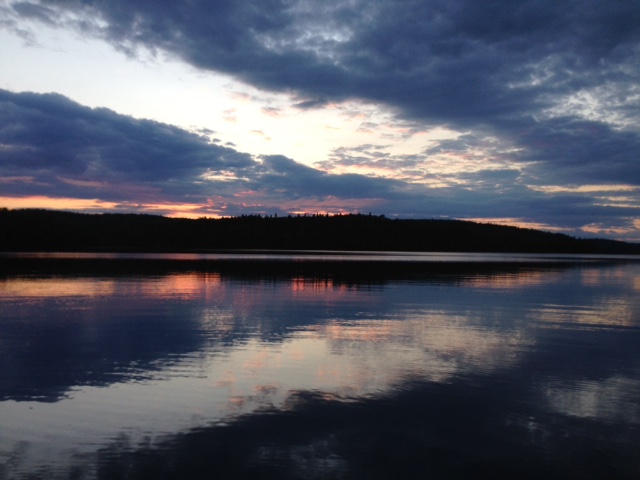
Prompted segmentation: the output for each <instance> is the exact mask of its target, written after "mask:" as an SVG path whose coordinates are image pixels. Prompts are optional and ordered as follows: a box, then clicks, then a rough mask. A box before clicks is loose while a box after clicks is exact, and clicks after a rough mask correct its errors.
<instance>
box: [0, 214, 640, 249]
mask: <svg viewBox="0 0 640 480" xmlns="http://www.w3.org/2000/svg"><path fill="white" fill-rule="evenodd" d="M243 249H275V250H346V251H356V250H363V251H420V252H436V251H437V252H504V253H609V254H640V244H634V243H625V242H618V241H613V240H603V239H578V238H574V237H571V236H569V235H564V234H559V233H550V232H544V231H540V230H533V229H527V228H518V227H512V226H502V225H492V224H481V223H475V222H469V221H462V220H441V219H423V220H414V219H391V218H386V217H384V216H376V215H371V214H369V215H365V214H348V215H332V216H329V215H299V216H260V215H243V216H239V217H231V218H219V219H215V218H200V219H185V218H168V217H162V216H158V215H147V214H109V213H105V214H84V213H73V212H64V211H54V210H40V209H23V210H9V209H0V250H1V251H78V252H83V251H90V252H100V251H113V252H126V251H129V252H169V251H171V252H178V251H185V252H186V251H212V250H243Z"/></svg>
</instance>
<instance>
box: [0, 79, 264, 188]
mask: <svg viewBox="0 0 640 480" xmlns="http://www.w3.org/2000/svg"><path fill="white" fill-rule="evenodd" d="M0 144H2V148H1V149H0V174H1V176H2V177H4V178H10V177H14V176H32V177H33V181H32V182H31V184H32V185H33V191H32V192H29V189H30V186H29V185H30V184H29V183H27V184H26V185H25V184H19V185H18V184H16V185H15V187H16V192H15V193H20V194H23V195H24V194H28V193H32V194H35V193H39V194H42V193H54V192H55V193H57V194H58V195H60V194H61V192H60V190H59V188H60V184H61V182H62V183H63V184H65V187H64V190H65V193H66V194H67V195H69V194H72V193H75V194H83V195H82V196H85V195H87V194H91V193H92V192H93V193H94V194H95V189H96V188H97V189H100V188H102V187H104V186H105V185H107V184H112V185H116V184H138V185H146V186H148V187H154V188H161V189H163V190H165V191H170V190H172V189H175V188H176V186H178V185H182V184H183V183H184V185H182V187H181V188H184V189H185V190H184V191H183V192H176V193H181V194H183V195H184V193H185V192H188V191H189V190H188V189H193V188H197V187H194V186H193V182H194V180H197V179H198V177H199V176H200V175H202V174H204V173H207V172H217V171H227V170H231V171H233V170H241V169H244V168H248V167H250V166H252V165H253V164H254V163H255V160H253V159H252V158H251V156H249V155H247V154H244V153H241V152H238V151H236V150H233V149H230V148H224V147H220V146H217V145H213V144H211V143H209V142H208V140H207V139H206V138H204V137H201V136H199V135H196V134H192V133H189V132H186V131H184V130H181V129H179V128H176V127H172V126H170V125H166V124H161V123H157V122H153V121H150V120H138V119H134V118H131V117H127V116H124V115H118V114H117V113H115V112H113V111H110V110H107V109H91V108H87V107H84V106H81V105H79V104H77V103H75V102H72V101H71V100H69V99H67V98H66V97H63V96H61V95H55V94H49V95H40V94H31V93H21V94H15V93H11V92H7V91H3V90H0ZM47 185H48V186H49V187H50V188H51V192H47V191H46V186H47ZM189 185H190V186H189ZM101 186H102V187H101ZM9 188H10V186H8V187H7V188H6V189H5V192H7V189H9ZM113 188H114V189H113V190H111V191H110V193H108V196H110V197H111V198H113V197H119V196H121V195H122V194H123V192H119V191H118V187H117V186H116V187H113ZM74 190H76V191H75V192H74ZM7 193H8V192H7ZM105 194H107V192H102V195H105ZM125 195H126V194H125ZM103 198H104V197H103Z"/></svg>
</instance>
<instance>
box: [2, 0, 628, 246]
mask: <svg viewBox="0 0 640 480" xmlns="http://www.w3.org/2000/svg"><path fill="white" fill-rule="evenodd" d="M639 119H640V2H638V1H637V0H611V1H606V2H605V1H602V0H564V1H562V2H558V1H546V0H535V1H530V0H522V1H517V2H514V1H512V0H503V1H500V0H495V1H492V0H486V1H478V0H366V1H364V0H345V1H332V0H321V1H320V0H317V1H316V0H153V1H150V0H108V1H107V0H32V1H14V0H0V207H6V208H32V207H34V208H51V209H64V210H73V211H83V212H137V213H152V214H161V215H168V216H184V217H194V218H197V217H220V216H232V215H242V214H260V215H274V214H278V215H287V214H298V213H328V214H337V213H356V212H360V213H372V214H375V215H386V216H387V217H392V218H396V217H397V218H457V219H465V220H473V221H482V222H492V223H501V224H510V225H517V226H524V227H532V228H540V229H543V230H548V231H557V232H563V233H568V234H571V235H574V236H579V237H593V236H596V237H604V238H612V239H620V240H628V241H636V242H640V121H639Z"/></svg>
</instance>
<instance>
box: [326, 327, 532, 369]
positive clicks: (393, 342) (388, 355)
mask: <svg viewBox="0 0 640 480" xmlns="http://www.w3.org/2000/svg"><path fill="white" fill-rule="evenodd" d="M318 328H319V329H321V330H322V336H323V337H326V338H327V341H328V343H329V346H330V348H331V351H332V353H336V354H339V355H341V356H346V357H351V358H350V359H349V360H347V361H344V360H343V361H344V363H345V364H347V365H351V366H352V368H353V366H359V368H360V374H359V375H358V377H362V378H366V379H370V377H371V375H372V374H373V375H376V376H383V377H388V378H390V379H392V380H393V381H397V380H398V378H397V376H398V374H399V373H401V375H400V377H401V378H407V377H420V378H424V379H430V380H434V381H444V380H445V379H446V378H447V377H450V376H452V375H456V374H459V373H470V372H486V373H490V372H492V371H495V370H496V369H500V368H507V367H509V366H512V365H514V364H515V363H516V362H517V361H518V358H519V355H520V353H522V352H523V351H524V350H525V349H526V348H528V347H529V346H530V345H532V344H533V343H534V338H533V337H532V336H531V335H530V334H529V333H527V332H525V331H522V330H516V329H513V330H508V329H499V330H498V329H488V328H480V327H476V326H473V325H470V322H469V319H468V318H465V317H456V316H451V315H446V314H424V315H419V316H411V317H408V318H405V319H403V320H398V321H395V320H384V321H362V322H357V323H351V324H339V323H337V322H333V323H330V324H328V325H326V326H321V327H318ZM368 381H369V380H368Z"/></svg>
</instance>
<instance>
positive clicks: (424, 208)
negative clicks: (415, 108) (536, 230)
mask: <svg viewBox="0 0 640 480" xmlns="http://www.w3.org/2000/svg"><path fill="white" fill-rule="evenodd" d="M461 141H463V142H469V139H468V138H467V139H463V140H461ZM442 144H443V148H444V147H446V148H447V149H454V147H455V141H454V144H452V143H451V141H448V140H443V141H442ZM383 148H384V147H381V148H376V147H375V146H372V145H363V146H361V147H358V148H356V149H355V150H354V152H357V153H359V155H361V157H360V159H356V160H353V163H358V162H359V163H360V164H362V165H366V164H367V162H373V163H374V164H375V162H387V163H389V164H391V162H392V160H391V159H390V158H389V157H388V156H387V155H386V154H383V153H381V150H383ZM347 153H348V152H345V151H342V152H338V154H336V160H335V163H336V165H337V164H339V163H340V162H342V163H346V162H347V159H348V158H347ZM340 155H342V157H340ZM419 163H420V159H416V158H413V157H409V158H406V159H405V164H404V167H403V168H405V169H406V170H409V169H411V168H414V169H415V168H418V167H419ZM389 168H391V167H390V166H389ZM519 176H521V174H520V173H519V172H518V171H516V170H513V169H499V168H496V169H493V170H483V169H478V170H477V171H476V172H471V173H470V172H467V173H465V174H458V175H457V177H456V176H455V175H452V178H453V177H455V178H457V179H458V182H457V183H456V182H450V183H449V184H447V185H445V186H438V187H434V186H430V185H429V184H428V182H427V183H426V184H425V183H416V182H414V181H411V182H409V181H406V180H403V179H393V178H387V177H381V176H372V175H362V174H357V173H331V172H328V171H325V170H320V169H316V168H312V167H309V166H306V165H303V164H300V163H298V162H296V161H295V160H293V159H291V158H288V157H285V156H282V155H264V156H260V157H253V156H251V155H249V154H246V153H243V152H240V151H237V150H235V149H233V148H229V147H222V146H220V145H218V144H216V143H212V142H211V141H209V139H208V137H207V136H201V135H199V134H195V133H191V132H188V131H185V130H181V129H179V128H177V127H173V126H170V125H166V124H162V123H158V122H153V121H150V120H144V119H135V118H132V117H128V116H125V115H119V114H117V113H115V112H113V111H110V110H107V109H103V108H96V109H92V108H88V107H84V106H82V105H79V104H77V103H75V102H73V101H71V100H69V99H67V98H65V97H63V96H61V95H56V94H33V93H19V94H18V93H11V92H8V91H3V90H0V178H2V190H3V195H4V196H7V197H8V196H14V197H30V196H45V197H46V196H48V197H51V198H53V199H55V198H58V199H73V198H76V199H85V200H91V201H92V202H93V203H95V204H96V205H97V206H99V205H108V206H110V207H109V208H110V209H114V208H115V209H120V210H130V211H131V210H135V211H153V212H157V213H172V212H177V211H184V210H185V209H186V210H189V211H191V212H193V213H194V214H200V215H237V214H242V213H262V214H264V213H273V212H278V213H284V214H286V213H291V212H300V211H329V212H334V213H335V212H342V211H371V210H373V211H375V212H376V213H378V212H382V213H385V214H388V215H397V216H401V217H416V218H425V217H426V218H432V217H443V216H444V217H455V218H483V217H488V216H491V217H501V216H502V217H507V218H521V219H522V220H523V221H533V220H535V219H539V218H544V219H545V221H546V223H548V224H555V225H561V226H564V227H565V228H568V229H575V231H576V232H578V231H579V230H578V229H580V228H582V227H588V228H586V229H585V230H584V233H588V234H591V233H596V232H597V231H598V230H597V229H598V225H600V226H601V231H606V232H610V231H613V229H614V228H616V225H617V229H618V230H617V231H618V236H624V235H625V233H624V232H627V231H629V232H632V231H633V228H634V223H633V219H634V215H635V214H636V212H637V208H638V206H637V200H636V199H634V197H633V195H634V194H635V193H637V192H636V191H635V190H634V189H630V188H628V187H615V188H612V189H610V190H606V189H604V190H603V189H602V188H603V187H600V190H599V189H597V188H596V189H595V190H594V191H589V190H588V189H587V190H584V189H583V190H580V189H573V190H572V189H567V188H565V189H561V188H560V189H557V190H554V189H545V188H541V189H537V190H536V189H533V188H530V187H529V186H527V185H525V184H524V183H523V182H521V181H519V180H518V177H519ZM496 185H499V186H500V187H499V188H496ZM629 197H630V198H629ZM616 198H627V200H626V203H625V202H624V201H623V202H621V203H622V204H619V205H613V203H615V201H616V200H615V199H616ZM171 204H173V205H174V207H171ZM198 205H201V207H198ZM181 206H182V207H181ZM105 208H106V207H105ZM620 232H622V233H620Z"/></svg>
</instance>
